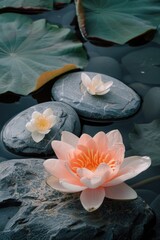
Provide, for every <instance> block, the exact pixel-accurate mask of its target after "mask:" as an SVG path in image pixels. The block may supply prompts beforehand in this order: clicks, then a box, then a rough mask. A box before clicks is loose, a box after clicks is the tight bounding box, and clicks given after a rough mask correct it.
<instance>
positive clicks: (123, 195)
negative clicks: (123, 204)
mask: <svg viewBox="0 0 160 240" xmlns="http://www.w3.org/2000/svg"><path fill="white" fill-rule="evenodd" d="M105 194H106V197H107V198H111V199H118V200H127V199H135V198H137V193H136V192H135V191H134V190H133V189H132V188H131V187H129V186H128V185H127V184H126V183H121V184H119V185H116V186H112V187H107V188H105Z"/></svg>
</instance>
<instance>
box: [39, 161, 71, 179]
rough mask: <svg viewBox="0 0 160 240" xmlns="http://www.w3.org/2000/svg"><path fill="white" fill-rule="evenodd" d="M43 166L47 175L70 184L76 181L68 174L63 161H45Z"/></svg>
mask: <svg viewBox="0 0 160 240" xmlns="http://www.w3.org/2000/svg"><path fill="white" fill-rule="evenodd" d="M43 166H44V167H45V169H46V171H47V172H48V173H50V174H51V175H53V176H55V177H56V178H59V179H61V178H62V179H68V180H70V181H71V182H73V181H74V180H75V181H76V177H74V175H73V174H71V173H70V172H68V170H67V168H66V163H65V161H61V160H58V159H47V160H45V161H44V163H43Z"/></svg>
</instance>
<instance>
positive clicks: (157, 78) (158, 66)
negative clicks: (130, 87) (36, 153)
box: [122, 47, 160, 84]
mask: <svg viewBox="0 0 160 240" xmlns="http://www.w3.org/2000/svg"><path fill="white" fill-rule="evenodd" d="M122 64H123V66H124V67H125V68H126V69H127V70H128V72H129V73H130V74H131V76H132V79H133V80H134V81H135V82H141V83H147V84H160V48H156V47H148V48H143V49H140V50H137V51H134V52H131V53H128V54H127V55H126V56H124V57H123V58H122Z"/></svg>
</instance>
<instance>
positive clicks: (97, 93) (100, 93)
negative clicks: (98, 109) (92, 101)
mask: <svg viewBox="0 0 160 240" xmlns="http://www.w3.org/2000/svg"><path fill="white" fill-rule="evenodd" d="M109 91H110V88H108V89H104V90H102V91H100V90H97V91H96V95H104V94H106V93H108V92H109Z"/></svg>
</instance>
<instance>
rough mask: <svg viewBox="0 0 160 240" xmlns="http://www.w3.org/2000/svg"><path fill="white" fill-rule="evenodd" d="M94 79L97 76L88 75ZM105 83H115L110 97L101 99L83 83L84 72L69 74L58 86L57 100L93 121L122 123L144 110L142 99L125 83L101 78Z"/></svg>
mask: <svg viewBox="0 0 160 240" xmlns="http://www.w3.org/2000/svg"><path fill="white" fill-rule="evenodd" d="M86 73H87V74H88V75H89V76H90V77H91V78H92V77H93V76H95V75H96V73H93V72H86ZM101 76H102V81H103V82H107V81H113V85H112V87H111V90H110V92H109V93H107V94H105V95H101V96H97V95H96V96H93V95H90V94H89V93H88V92H87V90H86V89H85V88H84V86H83V85H82V83H81V72H75V73H71V74H67V75H65V76H63V77H61V78H60V79H58V81H56V82H55V84H54V85H53V88H52V96H53V99H55V100H57V101H60V102H65V103H67V104H69V105H70V106H72V107H73V108H74V109H75V110H76V111H77V113H78V114H79V115H80V116H81V117H82V118H85V119H87V120H90V121H94V120H96V121H107V120H111V119H121V118H125V117H129V116H131V115H133V114H134V113H136V111H137V110H138V109H139V106H140V98H139V96H138V95H137V94H136V93H135V92H134V91H133V90H132V89H131V88H129V87H127V86H126V85H125V84H124V83H122V82H120V81H119V80H117V79H115V78H112V77H110V76H107V75H104V74H101Z"/></svg>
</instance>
